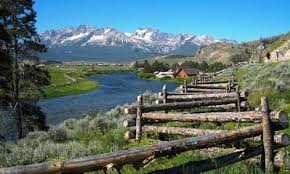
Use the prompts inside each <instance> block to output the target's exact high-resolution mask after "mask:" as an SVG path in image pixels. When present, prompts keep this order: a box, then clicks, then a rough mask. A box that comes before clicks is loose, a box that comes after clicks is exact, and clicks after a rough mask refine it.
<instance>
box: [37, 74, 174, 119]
mask: <svg viewBox="0 0 290 174" xmlns="http://www.w3.org/2000/svg"><path fill="white" fill-rule="evenodd" d="M89 79H90V80H94V81H96V82H98V83H100V84H101V85H102V86H101V88H100V89H98V90H96V91H92V92H89V93H85V94H78V95H71V96H64V97H57V98H52V99H45V100H41V101H39V106H41V108H42V111H43V112H45V113H46V114H47V123H48V124H58V123H60V122H62V121H63V120H65V119H68V118H80V117H83V115H85V113H88V112H96V111H107V110H109V109H111V108H114V107H115V106H117V105H122V104H126V103H131V102H134V101H136V97H137V95H140V94H142V93H143V92H145V91H152V92H160V91H161V88H162V86H163V85H164V84H165V83H164V82H160V81H146V80H141V79H140V78H138V77H137V76H136V75H135V74H133V73H126V72H125V73H112V74H105V75H101V76H91V77H89ZM167 87H168V90H169V91H173V90H174V89H175V88H176V84H173V83H167Z"/></svg>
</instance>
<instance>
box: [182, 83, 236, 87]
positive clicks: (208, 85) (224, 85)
mask: <svg viewBox="0 0 290 174" xmlns="http://www.w3.org/2000/svg"><path fill="white" fill-rule="evenodd" d="M228 84H229V82H227V83H217V84H194V83H191V84H190V85H187V86H201V87H223V88H226V87H227V85H228ZM232 85H233V86H232V87H234V86H235V85H237V83H234V84H232Z"/></svg>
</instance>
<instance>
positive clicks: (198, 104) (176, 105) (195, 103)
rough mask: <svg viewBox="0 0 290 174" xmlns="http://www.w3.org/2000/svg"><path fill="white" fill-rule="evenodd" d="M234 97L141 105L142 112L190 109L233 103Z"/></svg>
mask: <svg viewBox="0 0 290 174" xmlns="http://www.w3.org/2000/svg"><path fill="white" fill-rule="evenodd" d="M235 102H236V99H223V100H208V101H193V102H180V103H164V104H159V105H145V106H143V107H142V109H143V111H144V113H146V112H152V111H164V110H175V109H192V108H196V107H201V106H211V105H223V104H230V103H235Z"/></svg>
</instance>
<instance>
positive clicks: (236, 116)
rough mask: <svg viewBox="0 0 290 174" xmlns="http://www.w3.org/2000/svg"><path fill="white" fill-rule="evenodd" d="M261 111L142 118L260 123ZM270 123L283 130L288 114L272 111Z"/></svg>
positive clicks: (176, 114) (173, 114)
mask: <svg viewBox="0 0 290 174" xmlns="http://www.w3.org/2000/svg"><path fill="white" fill-rule="evenodd" d="M262 115H263V113H262V112H261V111H248V112H211V113H192V114H189V113H166V114H165V113H161V112H152V113H143V115H142V118H143V119H148V120H158V121H181V122H220V123H225V122H255V123H261V122H262ZM270 119H271V121H272V122H273V123H274V124H275V125H277V126H279V127H281V128H282V129H285V128H287V127H288V124H289V122H288V113H287V112H285V111H283V110H280V111H272V112H271V113H270Z"/></svg>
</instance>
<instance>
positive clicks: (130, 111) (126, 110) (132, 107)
mask: <svg viewBox="0 0 290 174" xmlns="http://www.w3.org/2000/svg"><path fill="white" fill-rule="evenodd" d="M136 112H137V106H136V105H130V106H128V107H125V108H124V113H125V114H136Z"/></svg>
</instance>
